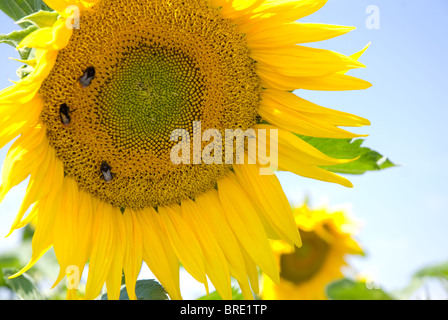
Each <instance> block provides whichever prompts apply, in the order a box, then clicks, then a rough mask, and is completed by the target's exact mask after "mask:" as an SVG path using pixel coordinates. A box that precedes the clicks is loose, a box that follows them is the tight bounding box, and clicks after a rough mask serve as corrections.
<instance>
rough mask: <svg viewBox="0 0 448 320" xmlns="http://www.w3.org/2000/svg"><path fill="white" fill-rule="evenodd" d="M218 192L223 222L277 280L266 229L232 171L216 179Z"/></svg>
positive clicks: (276, 271)
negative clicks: (224, 215)
mask: <svg viewBox="0 0 448 320" xmlns="http://www.w3.org/2000/svg"><path fill="white" fill-rule="evenodd" d="M218 193H219V199H220V200H221V203H222V206H223V208H224V212H225V214H226V217H227V222H228V224H229V225H230V226H231V228H232V230H233V232H234V234H235V236H236V237H237V238H238V240H239V241H240V243H241V245H242V246H243V247H244V248H245V250H246V251H247V253H248V254H249V256H250V257H251V258H252V259H253V261H254V262H255V263H256V264H257V265H258V266H259V267H260V268H261V269H262V270H263V271H264V272H265V273H266V274H267V275H268V276H269V277H271V278H272V279H273V280H274V281H278V280H279V276H278V270H277V266H276V264H275V260H274V256H273V255H272V251H271V248H270V246H269V243H268V240H267V236H266V232H265V230H264V228H263V225H262V223H261V222H260V219H259V217H258V214H257V212H256V209H255V208H254V206H253V205H252V202H251V200H250V198H249V197H248V196H247V194H246V193H245V191H244V190H243V189H242V188H241V186H240V185H239V184H238V183H237V181H236V179H235V177H234V174H228V175H227V176H226V177H224V178H221V179H220V180H218ZM247 226H250V228H248V227H247Z"/></svg>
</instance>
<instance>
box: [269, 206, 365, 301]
mask: <svg viewBox="0 0 448 320" xmlns="http://www.w3.org/2000/svg"><path fill="white" fill-rule="evenodd" d="M293 213H294V219H295V221H296V225H297V228H298V229H299V231H300V235H301V237H302V247H301V248H297V247H296V248H294V249H292V248H291V246H290V245H289V244H287V243H286V242H284V241H282V240H274V241H272V244H271V246H272V249H273V251H274V254H275V257H276V260H277V264H278V266H279V269H280V283H275V282H274V281H272V280H271V279H269V278H265V279H264V281H263V293H262V297H263V299H265V300H324V299H326V295H325V287H326V286H327V285H328V284H329V283H330V282H332V281H334V280H338V279H341V278H343V276H344V275H343V270H342V268H343V267H345V266H348V265H347V263H346V260H345V259H346V258H347V256H348V255H360V254H363V251H362V249H361V247H360V245H359V244H358V242H357V240H356V239H355V235H356V233H357V231H358V227H359V225H358V224H357V223H356V222H355V221H354V220H353V219H352V218H351V217H350V216H349V214H348V212H347V210H346V209H334V210H330V209H328V208H326V207H323V208H321V209H316V210H311V209H309V208H308V206H307V205H306V204H304V205H303V206H301V207H297V208H295V209H294V210H293Z"/></svg>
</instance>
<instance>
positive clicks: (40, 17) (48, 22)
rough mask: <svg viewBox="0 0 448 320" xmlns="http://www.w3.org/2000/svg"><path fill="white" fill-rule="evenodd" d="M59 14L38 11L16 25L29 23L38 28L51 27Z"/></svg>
mask: <svg viewBox="0 0 448 320" xmlns="http://www.w3.org/2000/svg"><path fill="white" fill-rule="evenodd" d="M58 16H59V13H57V12H56V11H53V12H49V11H44V10H40V11H38V12H36V13H32V14H30V15H28V16H26V17H23V18H21V19H20V20H19V21H17V22H16V23H17V24H24V23H30V24H32V25H35V26H37V27H39V28H46V27H51V26H52V25H53V24H54V23H55V22H56V20H57V19H58Z"/></svg>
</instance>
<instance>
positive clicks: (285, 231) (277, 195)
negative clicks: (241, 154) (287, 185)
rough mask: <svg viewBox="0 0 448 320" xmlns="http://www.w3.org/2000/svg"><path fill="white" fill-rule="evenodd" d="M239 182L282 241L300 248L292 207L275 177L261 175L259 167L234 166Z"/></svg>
mask: <svg viewBox="0 0 448 320" xmlns="http://www.w3.org/2000/svg"><path fill="white" fill-rule="evenodd" d="M233 170H234V171H235V176H236V178H237V179H238V182H239V183H240V185H241V186H242V187H243V189H244V190H246V192H247V193H248V194H249V196H250V197H251V199H253V200H254V202H255V203H256V204H257V208H258V210H259V212H260V213H261V214H263V216H264V218H265V219H266V220H267V221H268V223H269V224H270V225H271V226H272V227H273V228H274V230H275V231H276V232H277V234H278V235H280V236H281V238H282V239H284V240H286V241H288V242H290V243H291V244H294V245H296V246H297V247H300V246H301V245H302V242H301V240H300V235H299V232H298V229H297V227H296V224H295V222H294V218H293V214H292V210H291V206H290V205H289V202H288V199H287V198H286V196H285V193H284V192H283V189H282V187H281V185H280V182H279V181H278V179H277V177H276V176H275V175H260V170H259V167H258V166H257V165H248V164H245V165H234V166H233Z"/></svg>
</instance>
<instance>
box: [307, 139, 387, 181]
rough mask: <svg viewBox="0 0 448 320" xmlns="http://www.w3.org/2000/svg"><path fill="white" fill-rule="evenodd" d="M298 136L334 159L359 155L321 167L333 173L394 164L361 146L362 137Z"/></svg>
mask: <svg viewBox="0 0 448 320" xmlns="http://www.w3.org/2000/svg"><path fill="white" fill-rule="evenodd" d="M298 136H299V137H300V138H301V139H303V140H304V141H306V142H308V143H309V144H311V145H312V146H313V147H315V148H316V149H318V150H319V151H321V152H322V153H324V154H326V155H328V156H330V157H333V158H336V159H355V158H357V157H359V159H357V160H355V161H352V162H349V163H344V164H338V165H334V166H324V167H322V168H324V169H326V170H329V171H332V172H335V173H345V174H364V173H366V172H367V171H378V170H384V169H387V168H392V167H395V166H396V165H395V164H394V163H392V162H391V161H390V160H389V159H388V158H386V157H384V156H383V155H381V154H380V153H378V152H376V151H374V150H372V149H370V148H368V147H363V146H362V144H363V142H364V140H363V139H332V138H314V137H307V136H302V135H298Z"/></svg>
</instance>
